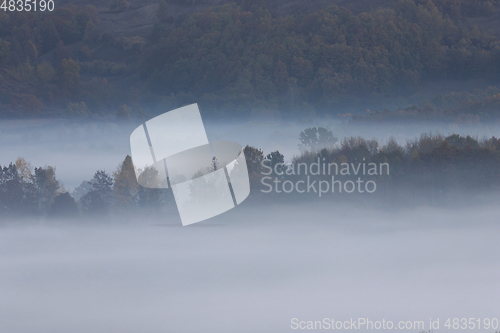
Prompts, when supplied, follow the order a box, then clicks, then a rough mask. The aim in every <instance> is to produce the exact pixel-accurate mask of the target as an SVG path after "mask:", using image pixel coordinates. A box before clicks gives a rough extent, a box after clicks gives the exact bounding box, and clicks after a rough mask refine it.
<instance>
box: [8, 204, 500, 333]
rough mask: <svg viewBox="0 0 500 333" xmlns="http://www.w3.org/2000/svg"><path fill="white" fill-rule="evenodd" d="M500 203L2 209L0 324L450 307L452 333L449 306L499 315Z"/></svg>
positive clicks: (284, 316)
mask: <svg viewBox="0 0 500 333" xmlns="http://www.w3.org/2000/svg"><path fill="white" fill-rule="evenodd" d="M499 214H500V208H499V207H498V205H490V204H485V205H477V206H474V207H466V208H464V207H453V208H452V209H440V208H428V207H419V208H415V209H411V210H399V211H392V212H388V211H384V210H376V209H369V208H363V207H360V206H359V205H355V204H354V205H353V204H349V205H340V204H337V203H335V202H334V201H333V202H322V203H309V204H299V205H296V204H295V205H288V204H282V205H264V206H255V205H250V204H245V203H244V204H242V205H241V206H239V207H237V208H235V209H233V210H231V211H229V212H228V213H226V214H223V215H220V216H218V217H215V218H212V219H210V220H208V221H205V222H203V223H200V224H195V225H193V226H191V227H180V223H179V221H178V218H177V217H173V218H169V217H167V216H165V217H162V218H155V219H152V218H147V217H144V218H142V219H138V220H136V221H126V220H125V221H122V220H118V219H106V218H104V219H102V220H97V221H96V220H94V221H88V222H86V223H83V222H80V223H75V222H74V221H73V222H71V221H59V222H55V221H50V220H44V221H38V222H35V223H33V222H26V221H14V220H11V221H9V222H8V223H5V221H4V222H3V223H2V227H1V229H0V231H1V232H0V253H2V256H1V259H0V271H1V272H2V274H1V275H0V290H1V294H2V297H1V300H0V314H1V315H0V331H2V332H41V333H44V332H47V333H49V332H51V333H54V332H55V333H58V332H90V331H91V332H103V333H104V332H110V331H120V332H141V331H147V332H242V331H245V332H289V331H293V330H292V329H291V320H292V318H298V320H304V321H308V320H323V318H334V319H335V320H349V319H350V318H359V317H364V318H368V319H370V320H373V321H375V320H382V319H385V320H386V321H388V320H392V321H394V322H395V323H397V322H398V321H399V320H404V321H407V320H410V321H416V320H419V321H420V320H422V321H424V323H425V325H426V326H425V329H427V330H428V322H429V319H430V318H433V319H434V320H435V319H437V318H440V320H441V329H440V330H434V332H445V331H448V330H446V329H444V327H443V325H444V320H446V318H448V317H450V318H454V317H459V318H460V317H467V318H469V317H474V318H488V317H489V318H495V316H496V318H498V311H497V310H498V304H497V303H498V299H499V297H500V288H499V286H498V278H499V276H500V269H499V265H498V254H499V253H498V234H499V231H500V230H499V228H500V227H499V225H498V216H499ZM360 331H370V330H360ZM408 331H410V332H416V331H417V330H408ZM476 331H477V332H479V331H481V332H493V331H494V330H476Z"/></svg>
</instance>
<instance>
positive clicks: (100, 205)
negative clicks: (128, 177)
mask: <svg viewBox="0 0 500 333" xmlns="http://www.w3.org/2000/svg"><path fill="white" fill-rule="evenodd" d="M89 184H90V186H91V190H90V192H88V193H86V194H85V195H84V196H83V197H82V198H81V199H80V204H81V206H82V210H83V212H84V213H85V214H87V215H106V214H107V213H108V212H109V208H110V206H111V200H112V193H113V189H112V185H113V178H111V176H110V175H108V174H107V173H106V172H105V171H97V172H96V173H95V174H94V177H93V178H92V180H91V181H90V182H89Z"/></svg>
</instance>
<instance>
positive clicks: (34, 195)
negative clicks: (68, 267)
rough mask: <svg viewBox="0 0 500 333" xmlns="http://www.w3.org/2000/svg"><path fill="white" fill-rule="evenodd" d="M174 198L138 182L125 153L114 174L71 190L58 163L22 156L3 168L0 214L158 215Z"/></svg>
mask: <svg viewBox="0 0 500 333" xmlns="http://www.w3.org/2000/svg"><path fill="white" fill-rule="evenodd" d="M171 204H173V197H172V195H171V193H170V192H169V191H168V190H160V189H149V188H144V187H141V186H139V185H138V183H137V180H136V178H135V171H134V167H133V165H132V159H131V158H130V156H127V157H126V158H125V160H124V162H123V163H122V164H121V165H120V166H119V167H118V168H117V170H116V171H115V172H114V173H113V174H112V175H110V174H108V173H106V172H105V171H103V170H99V171H97V172H96V173H95V175H94V177H93V178H92V179H91V180H90V181H84V182H82V184H81V185H80V186H78V187H77V188H76V189H75V190H74V191H73V192H72V193H71V194H70V193H68V192H67V191H66V190H65V189H64V187H62V186H61V185H60V183H59V181H58V180H57V179H56V176H55V168H54V167H50V166H49V167H45V168H34V169H32V168H31V165H30V164H29V163H28V162H26V161H25V160H24V159H22V158H20V159H18V160H17V161H16V162H15V163H11V164H9V165H8V166H4V167H3V168H0V217H2V218H8V217H19V216H23V217H36V216H44V217H49V218H54V219H57V218H64V219H71V218H77V217H83V218H94V217H106V216H110V214H114V215H117V214H118V215H130V214H133V213H137V214H141V215H148V216H150V215H152V214H153V215H154V214H156V213H159V212H160V211H165V210H167V211H168V207H169V206H170V205H171Z"/></svg>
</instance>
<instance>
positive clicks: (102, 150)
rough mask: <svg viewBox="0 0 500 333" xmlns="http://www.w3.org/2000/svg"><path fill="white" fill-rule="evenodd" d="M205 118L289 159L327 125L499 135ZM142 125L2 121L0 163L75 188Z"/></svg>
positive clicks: (113, 163) (377, 128) (344, 134)
mask: <svg viewBox="0 0 500 333" xmlns="http://www.w3.org/2000/svg"><path fill="white" fill-rule="evenodd" d="M164 111H168V110H164ZM202 117H203V118H204V123H205V128H206V131H207V136H208V138H209V140H211V141H217V140H220V141H224V140H228V141H235V142H238V143H240V144H241V145H243V146H245V145H250V146H253V147H256V148H259V149H262V150H263V151H264V153H265V154H267V153H270V152H271V151H276V150H278V151H280V153H282V154H283V155H284V157H285V160H286V161H287V162H290V161H291V160H292V158H293V157H294V156H297V155H299V153H300V151H299V143H300V141H299V134H300V132H301V131H303V130H304V129H306V128H308V127H314V126H317V127H320V126H321V127H326V128H328V129H329V130H331V131H332V133H333V135H334V136H335V137H336V138H338V139H343V138H348V137H351V136H354V137H358V136H361V137H363V138H365V139H373V138H375V139H377V140H379V141H380V142H381V143H384V142H387V140H388V139H389V138H391V137H394V138H395V139H396V140H397V142H398V143H399V144H400V145H402V146H404V145H405V144H406V142H407V141H408V140H413V139H415V138H418V137H419V136H420V135H421V134H422V133H429V134H436V133H440V134H442V135H444V136H447V135H450V134H460V135H463V136H466V135H471V136H473V137H477V138H478V139H483V138H485V137H492V136H497V137H498V136H499V135H500V127H499V125H498V124H496V123H493V124H460V123H437V122H435V123H430V122H429V123H419V122H417V123H414V124H411V123H409V124H408V123H401V122H396V123H388V124H385V123H384V124H376V125H374V124H357V123H350V122H348V121H347V120H342V119H338V117H336V118H333V117H314V116H303V117H297V118H296V119H282V118H272V117H269V116H267V117H266V116H265V115H263V116H260V117H255V118H253V119H249V120H247V121H230V120H228V121H224V120H214V119H211V118H210V117H204V116H203V108H202ZM205 119H206V120H205ZM140 124H141V123H140V122H139V121H130V122H125V123H124V122H118V123H116V122H105V121H104V122H103V121H94V122H92V121H89V122H72V121H68V120H63V119H33V120H4V121H2V122H1V123H0V149H1V154H0V165H2V166H5V165H8V164H9V163H10V162H13V161H15V160H16V159H17V158H19V157H23V158H25V159H26V160H27V161H29V162H30V163H31V164H32V166H33V167H43V166H47V165H49V166H54V167H56V172H57V177H58V179H59V180H60V181H61V182H62V184H63V185H64V187H65V189H66V190H67V191H69V192H71V191H72V190H73V189H74V188H75V187H77V186H78V185H79V184H80V183H81V182H82V181H84V180H85V181H86V180H89V179H90V178H92V176H93V174H94V173H95V172H96V171H97V170H105V171H106V172H108V173H112V172H114V171H115V170H116V168H117V167H118V165H119V164H120V163H121V162H122V161H123V159H124V158H125V156H126V155H130V134H131V133H132V131H133V130H134V129H135V128H136V127H137V126H139V125H140Z"/></svg>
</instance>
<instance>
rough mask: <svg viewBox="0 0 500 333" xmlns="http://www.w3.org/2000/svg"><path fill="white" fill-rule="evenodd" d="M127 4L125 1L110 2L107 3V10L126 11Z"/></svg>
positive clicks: (115, 0)
mask: <svg viewBox="0 0 500 333" xmlns="http://www.w3.org/2000/svg"><path fill="white" fill-rule="evenodd" d="M128 7H129V3H128V1H127V0H111V1H110V2H109V10H111V11H112V12H123V11H124V10H127V9H128Z"/></svg>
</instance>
